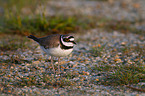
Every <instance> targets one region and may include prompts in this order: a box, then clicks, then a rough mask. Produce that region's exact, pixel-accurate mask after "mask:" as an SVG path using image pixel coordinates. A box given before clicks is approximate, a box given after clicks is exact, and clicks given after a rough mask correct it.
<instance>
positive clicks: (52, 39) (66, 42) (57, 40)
mask: <svg viewBox="0 0 145 96" xmlns="http://www.w3.org/2000/svg"><path fill="white" fill-rule="evenodd" d="M28 38H30V39H33V40H34V41H36V42H37V43H38V44H39V45H40V48H41V49H42V50H43V51H44V52H45V53H46V54H47V55H49V56H51V64H52V68H53V72H54V74H55V69H54V65H53V56H55V57H58V71H59V73H60V64H59V63H60V57H63V56H67V55H69V54H70V53H71V52H72V51H73V47H74V44H76V43H75V41H74V37H73V36H71V35H60V34H54V35H48V36H46V37H42V38H37V37H35V36H33V35H30V36H28Z"/></svg>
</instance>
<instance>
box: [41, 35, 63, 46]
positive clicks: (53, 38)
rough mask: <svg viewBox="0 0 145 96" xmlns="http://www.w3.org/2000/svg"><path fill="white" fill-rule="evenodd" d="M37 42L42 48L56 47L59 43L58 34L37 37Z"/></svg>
mask: <svg viewBox="0 0 145 96" xmlns="http://www.w3.org/2000/svg"><path fill="white" fill-rule="evenodd" d="M39 40H40V41H39V44H40V45H41V46H44V48H46V49H48V48H52V47H58V46H59V44H60V34H55V35H49V36H47V37H43V38H39Z"/></svg>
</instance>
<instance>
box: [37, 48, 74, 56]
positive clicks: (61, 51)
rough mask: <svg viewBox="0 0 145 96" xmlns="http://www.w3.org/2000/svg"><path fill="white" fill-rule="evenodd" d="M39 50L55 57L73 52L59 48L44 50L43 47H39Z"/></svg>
mask: <svg viewBox="0 0 145 96" xmlns="http://www.w3.org/2000/svg"><path fill="white" fill-rule="evenodd" d="M40 48H41V49H42V50H43V51H44V52H46V53H47V54H48V55H50V56H55V57H63V56H67V55H69V54H70V53H71V52H72V51H73V49H67V50H64V49H61V48H60V46H58V47H56V48H49V49H45V48H44V47H43V46H40Z"/></svg>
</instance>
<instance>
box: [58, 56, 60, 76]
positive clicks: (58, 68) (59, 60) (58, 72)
mask: <svg viewBox="0 0 145 96" xmlns="http://www.w3.org/2000/svg"><path fill="white" fill-rule="evenodd" d="M58 73H60V57H58Z"/></svg>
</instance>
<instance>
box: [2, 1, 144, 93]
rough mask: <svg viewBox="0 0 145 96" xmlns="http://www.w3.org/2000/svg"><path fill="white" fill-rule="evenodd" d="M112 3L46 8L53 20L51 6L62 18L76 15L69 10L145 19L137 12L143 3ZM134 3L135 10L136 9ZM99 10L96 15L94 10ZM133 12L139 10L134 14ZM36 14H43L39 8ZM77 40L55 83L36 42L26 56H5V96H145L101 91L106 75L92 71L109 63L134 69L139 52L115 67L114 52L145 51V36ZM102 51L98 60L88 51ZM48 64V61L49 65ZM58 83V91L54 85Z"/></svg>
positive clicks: (92, 34) (94, 35)
mask: <svg viewBox="0 0 145 96" xmlns="http://www.w3.org/2000/svg"><path fill="white" fill-rule="evenodd" d="M111 1H113V0H110V2H106V3H103V2H97V3H94V2H95V1H91V2H88V1H82V2H81V1H73V0H66V1H58V2H55V1H51V2H49V3H48V4H49V5H50V7H51V9H50V8H49V7H48V8H46V9H47V10H49V13H48V14H49V15H52V14H54V12H56V13H57V11H56V9H53V6H54V5H55V4H56V5H57V7H58V9H59V8H61V10H63V11H59V10H58V11H59V12H60V13H58V14H62V13H64V12H67V11H68V12H67V13H68V14H69V15H70V14H71V15H72V11H69V10H74V9H75V10H76V8H78V10H76V11H75V12H73V14H74V13H75V14H78V13H79V12H81V13H83V14H92V15H98V14H99V15H100V16H107V17H112V16H113V17H112V18H114V17H115V18H114V19H130V20H135V19H136V18H137V19H138V18H141V19H144V17H145V14H141V15H138V14H140V12H141V11H140V10H139V11H138V6H141V7H144V6H143V5H142V4H143V3H144V4H145V2H144V0H139V2H136V1H135V0H133V2H132V1H131V0H127V2H124V0H123V1H122V2H120V1H121V0H120V1H119V0H118V1H116V2H111ZM65 2H67V4H65ZM142 2H143V3H142ZM136 3H137V5H135V4H136ZM112 4H113V5H112ZM120 4H123V5H121V6H125V9H126V10H122V9H123V8H122V7H120ZM124 4H125V5H124ZM130 4H131V5H130ZM138 4H139V5H138ZM56 5H55V6H56ZM118 5H119V6H118ZM128 5H130V6H128ZM62 6H63V7H62ZM64 6H65V7H64ZM96 7H97V8H98V10H95V8H96ZM110 7H111V12H110ZM135 7H136V8H135ZM120 8H121V9H120ZM134 8H135V9H136V10H134ZM83 9H85V10H83ZM142 9H145V8H142ZM36 12H39V8H38V11H36ZM114 13H115V14H114ZM106 14H107V15H106ZM114 15H115V16H114ZM73 35H74V36H75V39H76V41H77V45H76V46H75V48H74V51H73V52H72V54H71V55H70V56H68V57H63V58H61V64H62V65H61V66H62V67H61V69H62V70H61V71H62V74H61V75H57V76H55V77H54V76H53V75H52V68H51V65H49V64H50V60H49V59H50V58H49V57H47V56H46V55H45V54H44V55H41V53H42V52H41V50H40V48H39V47H38V45H37V44H36V43H35V42H33V41H31V42H30V45H29V46H30V48H29V49H23V51H22V50H21V49H18V50H17V51H16V52H15V53H13V52H12V53H11V52H1V55H0V60H2V62H4V63H2V64H1V65H0V66H1V67H0V72H1V73H0V75H1V79H0V82H1V83H0V86H1V88H0V90H1V92H2V93H1V95H2V96H4V95H10V94H12V95H26V96H29V95H47V96H53V95H56V96H60V95H66V96H67V95H70V96H78V95H80V96H84V95H85V96H90V95H92V96H101V95H105V96H112V95H113V96H114V95H117V96H118V95H119V96H124V95H125V96H126V95H129V96H145V93H143V92H140V91H133V90H131V89H129V88H127V87H126V86H121V87H120V86H115V87H114V86H104V85H101V84H100V83H99V81H100V80H101V79H102V77H103V76H105V74H107V73H106V72H104V73H99V71H97V70H94V71H92V70H91V68H93V67H94V66H101V65H99V64H100V62H103V63H105V64H110V61H111V64H112V66H113V64H119V63H120V62H123V61H126V62H128V63H127V64H133V63H134V61H133V59H135V58H138V57H139V54H138V53H136V51H131V53H130V54H131V55H130V56H128V57H123V58H122V59H121V60H118V61H117V62H116V61H115V59H116V58H117V56H123V55H122V53H120V52H118V51H117V52H115V53H113V52H112V51H113V50H118V49H121V48H124V47H136V46H138V47H139V48H145V36H140V35H135V34H131V33H128V34H122V33H119V32H117V31H114V32H110V33H108V32H102V31H101V30H99V29H92V30H88V31H87V32H86V33H85V34H83V35H82V34H81V35H80V34H73ZM26 44H29V43H26ZM100 46H105V48H104V49H103V50H101V52H100V53H99V54H97V56H94V54H92V51H90V50H92V48H96V47H100ZM8 53H9V54H10V55H9V54H8ZM144 57H145V56H144V55H143V56H141V57H140V59H139V60H138V62H141V63H142V64H143V65H144V66H145V62H144V60H145V59H144ZM47 59H48V61H46V60H47ZM6 62H10V63H9V64H10V65H7V63H6ZM57 63H58V62H57V59H56V62H55V65H56V64H57ZM98 74H100V75H98ZM44 77H45V78H44ZM66 78H67V79H66ZM30 79H31V80H30ZM45 79H46V80H45ZM63 80H64V81H63ZM28 81H31V82H29V83H28V84H27V83H26V82H28ZM53 82H54V83H53ZM56 82H57V85H54V84H55V83H56ZM29 84H30V85H29ZM61 84H62V85H61ZM139 84H142V85H144V86H145V83H144V82H140V83H138V84H137V85H139ZM26 85H27V86H26ZM68 85H69V86H68ZM132 86H133V85H132Z"/></svg>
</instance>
